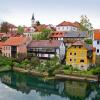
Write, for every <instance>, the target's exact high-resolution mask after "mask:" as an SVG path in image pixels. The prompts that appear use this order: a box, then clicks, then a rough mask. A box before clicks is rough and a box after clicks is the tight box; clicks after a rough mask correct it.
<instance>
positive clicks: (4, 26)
mask: <svg viewBox="0 0 100 100" xmlns="http://www.w3.org/2000/svg"><path fill="white" fill-rule="evenodd" d="M1 32H4V33H6V34H7V33H8V32H9V23H8V22H2V23H1Z"/></svg>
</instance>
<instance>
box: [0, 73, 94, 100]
mask: <svg viewBox="0 0 100 100" xmlns="http://www.w3.org/2000/svg"><path fill="white" fill-rule="evenodd" d="M0 78H1V82H3V83H5V84H6V85H8V86H9V87H11V88H13V89H16V90H17V91H21V92H22V93H26V94H29V93H30V92H31V91H32V90H34V91H35V92H38V93H39V95H40V96H51V95H52V94H53V95H57V96H60V97H64V98H66V97H67V98H70V99H71V100H85V98H88V97H90V96H89V93H91V88H92V87H91V85H90V83H86V82H78V81H65V82H63V81H59V80H44V79H43V78H41V77H35V76H34V77H33V76H31V75H28V74H22V73H18V72H8V73H5V74H2V75H0ZM89 86H90V87H89ZM92 91H94V89H92ZM32 93H33V92H32ZM95 97H96V96H95ZM70 99H69V100H70Z"/></svg>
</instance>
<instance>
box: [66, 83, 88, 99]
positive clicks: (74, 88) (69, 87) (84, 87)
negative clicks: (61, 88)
mask: <svg viewBox="0 0 100 100" xmlns="http://www.w3.org/2000/svg"><path fill="white" fill-rule="evenodd" d="M88 86H89V83H87V82H78V81H67V82H66V83H65V92H66V94H67V95H68V96H70V97H72V98H74V99H75V98H76V100H78V98H85V97H86V96H87V95H88V94H89V90H88Z"/></svg>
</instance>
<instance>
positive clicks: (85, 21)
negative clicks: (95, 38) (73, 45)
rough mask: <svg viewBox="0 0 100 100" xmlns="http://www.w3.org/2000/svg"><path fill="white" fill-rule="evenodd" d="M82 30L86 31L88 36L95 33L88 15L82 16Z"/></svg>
mask: <svg viewBox="0 0 100 100" xmlns="http://www.w3.org/2000/svg"><path fill="white" fill-rule="evenodd" d="M80 30H81V31H86V32H88V34H91V33H92V31H93V27H92V24H91V23H90V20H89V19H88V17H87V16H86V15H82V16H81V19H80Z"/></svg>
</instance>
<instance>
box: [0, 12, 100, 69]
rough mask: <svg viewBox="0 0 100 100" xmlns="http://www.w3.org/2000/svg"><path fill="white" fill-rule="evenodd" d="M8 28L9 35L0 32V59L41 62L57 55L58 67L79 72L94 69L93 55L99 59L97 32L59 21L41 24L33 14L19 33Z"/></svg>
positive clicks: (15, 28) (99, 39) (99, 31)
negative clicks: (67, 66)
mask: <svg viewBox="0 0 100 100" xmlns="http://www.w3.org/2000/svg"><path fill="white" fill-rule="evenodd" d="M9 26H10V27H9V32H7V33H4V32H1V33H0V55H2V56H5V57H8V58H18V57H21V58H24V59H25V58H29V59H30V58H31V57H37V58H39V59H42V60H50V59H52V58H53V57H54V56H57V57H58V58H59V62H60V63H61V64H62V65H63V64H64V65H69V66H72V67H73V68H77V69H79V70H88V69H89V68H93V67H96V60H97V56H98V57H99V56H100V29H93V30H92V31H91V33H90V34H89V33H88V31H82V30H81V29H80V23H79V22H67V21H63V22H61V23H60V24H58V25H56V26H53V25H45V24H41V23H40V22H39V21H36V20H35V18H34V14H33V15H32V18H31V27H26V26H23V32H22V33H21V34H20V33H18V32H17V30H18V27H16V26H15V25H12V24H10V25H9ZM44 33H45V34H44ZM41 36H42V38H41ZM39 37H40V38H39ZM99 67H100V66H99Z"/></svg>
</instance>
